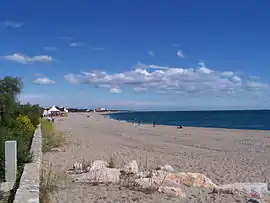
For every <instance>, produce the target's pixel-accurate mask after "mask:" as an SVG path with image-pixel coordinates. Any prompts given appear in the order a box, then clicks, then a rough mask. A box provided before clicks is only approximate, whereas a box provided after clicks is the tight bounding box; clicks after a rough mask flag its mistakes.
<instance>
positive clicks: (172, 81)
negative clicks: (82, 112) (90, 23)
mask: <svg viewBox="0 0 270 203" xmlns="http://www.w3.org/2000/svg"><path fill="white" fill-rule="evenodd" d="M64 77H65V79H66V80H67V81H68V82H70V83H72V84H90V85H93V86H96V87H98V88H106V89H108V90H109V91H112V89H114V90H116V89H117V91H118V90H120V91H121V89H123V88H125V89H132V90H133V91H135V92H138V91H141V92H142V91H151V92H156V93H167V94H170V93H172V94H206V95H210V94H212V95H217V96H221V95H228V94H235V95H237V94H238V93H243V92H249V93H250V90H251V89H252V90H254V92H255V91H261V90H265V89H267V88H269V89H270V87H269V84H265V83H263V82H261V81H256V82H255V81H252V80H251V81H250V80H245V78H241V77H240V76H239V75H237V74H236V73H235V72H233V71H227V72H219V71H215V70H213V69H209V68H207V67H206V66H205V64H204V62H199V63H198V67H196V68H172V67H167V66H158V65H145V64H142V63H138V64H137V65H135V66H134V67H133V68H132V69H131V70H129V71H125V72H120V73H111V74H109V73H107V72H104V71H102V72H100V71H90V72H84V73H79V74H73V73H70V74H68V75H65V76H64ZM114 90H113V91H114Z"/></svg>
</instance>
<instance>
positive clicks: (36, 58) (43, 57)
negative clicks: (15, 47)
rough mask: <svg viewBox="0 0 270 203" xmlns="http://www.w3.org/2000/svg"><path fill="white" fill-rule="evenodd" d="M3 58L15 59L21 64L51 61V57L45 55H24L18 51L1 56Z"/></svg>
mask: <svg viewBox="0 0 270 203" xmlns="http://www.w3.org/2000/svg"><path fill="white" fill-rule="evenodd" d="M2 58H4V59H5V60H8V61H15V62H18V63H22V64H28V63H35V62H52V61H53V58H52V57H51V56H47V55H39V56H32V57H30V56H25V55H23V54H20V53H14V54H11V55H7V56H3V57H2Z"/></svg>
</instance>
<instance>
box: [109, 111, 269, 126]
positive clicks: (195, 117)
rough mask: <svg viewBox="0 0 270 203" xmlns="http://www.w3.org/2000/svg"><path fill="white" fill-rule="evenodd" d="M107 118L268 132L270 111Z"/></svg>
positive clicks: (156, 113)
mask: <svg viewBox="0 0 270 203" xmlns="http://www.w3.org/2000/svg"><path fill="white" fill-rule="evenodd" d="M109 117H110V118H111V119H115V120H121V121H126V122H138V121H139V122H140V123H142V124H143V123H145V124H153V123H154V122H155V123H156V125H170V126H177V125H182V126H192V127H207V128H229V129H249V130H270V110H233V111H232V110H230V111H144V112H142V111H141V112H140V111H132V112H120V113H112V114H109Z"/></svg>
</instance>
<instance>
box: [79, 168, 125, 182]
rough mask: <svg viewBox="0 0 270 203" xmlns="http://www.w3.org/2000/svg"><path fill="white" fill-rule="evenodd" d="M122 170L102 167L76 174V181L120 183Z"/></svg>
mask: <svg viewBox="0 0 270 203" xmlns="http://www.w3.org/2000/svg"><path fill="white" fill-rule="evenodd" d="M119 176H120V170H119V169H115V168H101V169H96V170H90V171H89V172H88V173H84V174H80V175H77V176H75V181H76V182H81V183H93V184H97V183H118V182H119V180H120V178H119Z"/></svg>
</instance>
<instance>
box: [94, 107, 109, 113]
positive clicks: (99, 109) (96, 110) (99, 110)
mask: <svg viewBox="0 0 270 203" xmlns="http://www.w3.org/2000/svg"><path fill="white" fill-rule="evenodd" d="M94 111H95V112H105V111H107V109H105V108H97V109H95V110H94Z"/></svg>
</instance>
